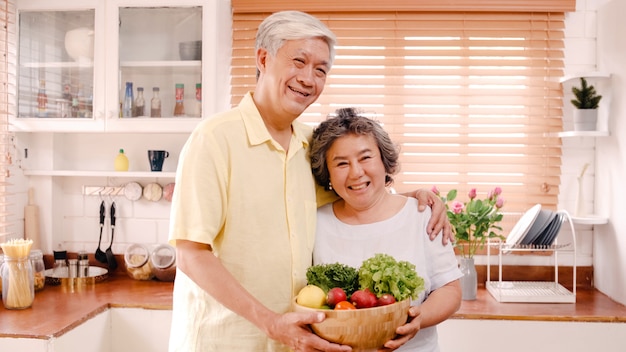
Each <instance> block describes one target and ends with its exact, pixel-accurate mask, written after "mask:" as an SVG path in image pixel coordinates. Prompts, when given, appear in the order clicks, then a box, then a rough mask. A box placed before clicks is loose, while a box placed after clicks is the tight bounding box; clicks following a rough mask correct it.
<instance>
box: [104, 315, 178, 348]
mask: <svg viewBox="0 0 626 352" xmlns="http://www.w3.org/2000/svg"><path fill="white" fill-rule="evenodd" d="M110 312H111V327H112V337H113V338H112V345H111V347H112V351H115V352H135V351H151V352H167V348H168V343H169V336H170V326H171V323H172V311H171V310H153V309H142V308H119V309H118V308H116V309H111V310H110Z"/></svg>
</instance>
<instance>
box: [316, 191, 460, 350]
mask: <svg viewBox="0 0 626 352" xmlns="http://www.w3.org/2000/svg"><path fill="white" fill-rule="evenodd" d="M430 217H431V211H430V208H426V210H425V211H424V212H421V213H420V212H418V211H417V199H415V198H407V202H406V204H405V205H404V207H403V208H402V210H400V212H398V213H397V214H395V215H394V216H393V217H391V218H389V219H387V220H384V221H379V222H375V223H371V224H364V225H349V224H346V223H343V222H341V221H340V220H339V219H337V217H336V216H335V214H334V212H333V208H332V204H327V205H325V206H323V207H321V208H319V209H318V211H317V230H316V238H315V249H314V251H313V263H314V264H332V263H342V264H346V265H350V266H352V267H354V268H358V267H360V266H361V263H362V262H363V261H364V260H365V259H368V258H370V257H372V256H374V255H375V254H376V253H384V254H388V255H391V256H393V257H394V258H395V259H396V260H397V261H402V260H404V261H408V262H411V263H413V264H414V265H415V268H416V271H417V274H418V275H420V276H421V277H422V278H423V279H424V291H422V292H421V293H420V294H419V296H418V298H417V299H416V300H413V301H412V303H411V304H412V305H419V304H421V303H422V302H424V300H426V298H427V297H428V294H430V292H432V291H434V290H436V289H438V288H440V287H442V286H444V285H446V284H447V283H449V282H452V281H454V280H456V279H458V278H460V277H461V276H462V275H463V274H462V273H461V271H460V270H459V268H458V262H457V259H456V257H455V255H454V250H453V249H452V245H450V244H448V245H446V246H443V245H442V243H441V236H442V235H441V234H439V235H438V236H437V238H436V239H435V240H433V241H431V240H430V238H429V237H428V235H427V232H426V225H427V224H428V221H429V219H430ZM397 351H439V345H438V337H437V327H436V326H432V327H429V328H425V329H422V330H420V331H419V332H418V333H417V335H415V337H414V338H413V339H411V341H409V342H407V343H406V344H405V345H403V346H402V348H400V349H398V350H397Z"/></svg>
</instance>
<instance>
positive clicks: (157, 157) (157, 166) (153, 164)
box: [148, 150, 170, 171]
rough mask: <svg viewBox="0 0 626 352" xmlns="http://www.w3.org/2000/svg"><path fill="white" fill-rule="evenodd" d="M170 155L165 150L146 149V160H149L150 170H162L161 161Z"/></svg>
mask: <svg viewBox="0 0 626 352" xmlns="http://www.w3.org/2000/svg"><path fill="white" fill-rule="evenodd" d="M168 156H170V153H169V152H168V151H166V150H148V161H149V162H150V170H151V171H162V170H163V161H165V158H167V157H168Z"/></svg>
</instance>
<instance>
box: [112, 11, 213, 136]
mask: <svg viewBox="0 0 626 352" xmlns="http://www.w3.org/2000/svg"><path fill="white" fill-rule="evenodd" d="M118 10H119V18H118V22H119V40H118V44H117V45H118V47H117V50H118V57H119V69H118V71H119V76H118V77H119V80H118V81H117V85H116V86H115V87H113V89H109V92H111V95H113V96H115V97H116V98H117V99H116V100H115V102H116V103H117V106H119V108H118V109H117V114H116V116H115V118H113V120H114V121H112V124H113V126H110V127H111V129H113V130H114V129H115V128H116V126H115V125H116V124H119V125H127V126H128V125H129V124H133V120H135V122H142V126H144V127H147V126H148V124H149V123H150V122H152V123H159V124H164V123H166V122H165V121H164V120H165V119H167V120H172V119H176V120H177V121H179V123H180V122H182V121H183V120H186V121H187V122H189V119H191V120H192V121H193V123H194V124H195V123H197V122H198V121H199V119H200V118H201V116H202V113H201V109H202V103H201V100H202V34H203V30H202V12H203V11H202V7H200V6H188V7H120V8H119V9H118ZM109 77H110V76H109ZM111 83H112V82H111ZM115 120H117V121H115ZM151 125H152V124H151ZM122 128H124V127H122Z"/></svg>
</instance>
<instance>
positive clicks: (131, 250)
mask: <svg viewBox="0 0 626 352" xmlns="http://www.w3.org/2000/svg"><path fill="white" fill-rule="evenodd" d="M124 262H125V263H126V273H127V274H128V276H130V278H131V279H135V280H151V279H152V278H153V277H154V272H153V270H152V263H151V262H150V251H149V250H148V248H147V247H146V246H144V245H142V244H138V243H134V244H131V245H130V246H128V248H126V252H124Z"/></svg>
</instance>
